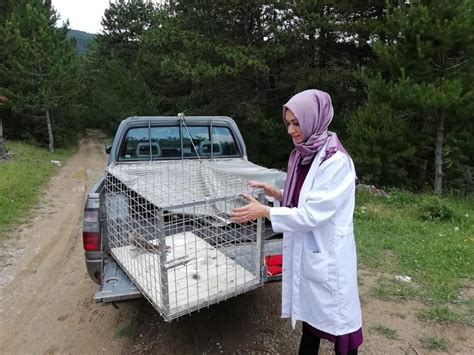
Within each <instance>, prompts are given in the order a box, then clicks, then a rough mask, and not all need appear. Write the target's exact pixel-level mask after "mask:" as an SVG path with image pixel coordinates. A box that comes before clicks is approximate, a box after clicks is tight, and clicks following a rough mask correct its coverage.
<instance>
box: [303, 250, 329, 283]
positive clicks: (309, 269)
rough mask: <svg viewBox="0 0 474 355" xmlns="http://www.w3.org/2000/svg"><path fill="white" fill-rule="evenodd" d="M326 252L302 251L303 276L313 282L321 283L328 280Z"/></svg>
mask: <svg viewBox="0 0 474 355" xmlns="http://www.w3.org/2000/svg"><path fill="white" fill-rule="evenodd" d="M328 265H329V255H328V253H321V252H312V251H311V250H305V251H303V276H304V277H305V278H307V279H309V280H312V281H314V282H318V283H323V282H327V280H328Z"/></svg>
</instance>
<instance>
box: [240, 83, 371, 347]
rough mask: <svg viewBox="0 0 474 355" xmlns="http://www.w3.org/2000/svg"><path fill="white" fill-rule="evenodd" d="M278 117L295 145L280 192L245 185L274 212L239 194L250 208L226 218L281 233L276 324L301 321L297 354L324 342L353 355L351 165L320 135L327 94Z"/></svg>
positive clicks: (357, 318) (298, 102)
mask: <svg viewBox="0 0 474 355" xmlns="http://www.w3.org/2000/svg"><path fill="white" fill-rule="evenodd" d="M283 117H284V121H285V123H286V125H287V128H288V134H289V135H290V136H291V137H292V139H293V143H294V146H295V149H294V150H293V151H292V152H291V155H290V158H289V160H288V169H287V179H286V182H285V187H284V190H283V192H281V191H280V190H278V189H276V188H275V187H273V186H271V185H269V184H266V183H260V182H256V181H252V182H250V184H251V185H252V186H255V187H262V188H263V189H264V191H265V194H266V195H267V196H269V197H271V198H273V199H274V200H275V203H274V206H275V207H268V206H265V205H263V204H261V203H259V202H258V201H257V200H256V199H255V198H253V197H252V196H250V195H245V197H246V198H247V200H248V201H249V204H248V205H246V206H244V207H241V208H236V209H234V210H233V211H232V214H231V217H232V218H233V219H234V220H235V221H236V222H239V223H244V222H247V221H249V220H253V219H255V218H259V217H266V218H269V219H270V220H271V223H272V228H273V230H274V231H275V232H283V283H282V317H283V318H291V320H292V325H293V328H294V327H295V323H296V321H297V320H301V321H303V334H302V337H301V343H300V349H299V353H300V354H315V353H317V352H318V350H319V344H320V340H321V338H324V339H328V340H330V341H332V342H333V343H334V345H335V352H336V354H351V355H352V354H357V348H358V347H359V346H360V345H361V344H362V342H363V337H362V328H361V327H362V317H361V309H360V302H359V293H358V288H357V259H356V247H355V242H354V234H353V225H352V223H353V219H352V217H353V212H354V202H355V179H356V175H355V170H354V165H353V163H352V160H351V158H350V157H349V155H348V154H347V152H346V150H345V149H344V147H343V146H342V145H341V143H340V142H339V139H338V138H337V135H336V134H335V133H332V132H329V131H328V130H327V129H328V126H329V124H330V123H331V120H332V118H333V107H332V104H331V98H330V96H329V95H328V94H327V93H325V92H322V91H319V90H306V91H303V92H300V93H298V94H296V95H295V96H293V97H292V98H291V99H290V100H289V101H288V102H287V103H286V104H285V105H284V106H283ZM279 206H282V207H279Z"/></svg>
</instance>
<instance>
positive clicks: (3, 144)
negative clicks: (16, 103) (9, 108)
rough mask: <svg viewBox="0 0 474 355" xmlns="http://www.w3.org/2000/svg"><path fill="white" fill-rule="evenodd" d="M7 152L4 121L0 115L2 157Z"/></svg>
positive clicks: (0, 154) (0, 153)
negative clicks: (4, 138)
mask: <svg viewBox="0 0 474 355" xmlns="http://www.w3.org/2000/svg"><path fill="white" fill-rule="evenodd" d="M6 153H7V150H6V149H5V141H4V140H3V123H2V118H1V117H0V158H1V157H3V156H4V155H5V154H6Z"/></svg>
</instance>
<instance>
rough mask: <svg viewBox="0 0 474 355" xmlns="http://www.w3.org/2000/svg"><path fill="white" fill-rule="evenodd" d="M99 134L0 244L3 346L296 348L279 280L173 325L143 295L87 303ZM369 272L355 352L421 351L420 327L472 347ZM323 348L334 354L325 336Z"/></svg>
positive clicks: (88, 350)
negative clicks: (384, 292) (88, 229)
mask: <svg viewBox="0 0 474 355" xmlns="http://www.w3.org/2000/svg"><path fill="white" fill-rule="evenodd" d="M102 139H103V137H101V136H100V135H99V134H98V133H94V132H91V133H90V134H89V135H88V136H87V137H86V138H85V139H83V140H82V141H81V144H80V147H79V151H78V152H77V154H75V155H74V156H73V157H72V158H71V159H70V160H69V161H68V162H67V164H66V165H65V166H64V167H63V168H61V170H60V171H59V173H58V175H57V176H56V177H54V178H53V179H52V180H51V182H50V184H49V186H48V187H47V189H46V190H45V191H44V192H43V198H42V202H41V204H40V205H39V206H38V207H37V209H36V211H35V213H34V218H33V219H32V221H31V223H29V224H28V225H24V226H21V227H20V228H19V229H18V230H17V231H16V232H15V233H14V236H13V237H12V238H10V239H9V240H8V241H6V242H4V245H1V246H0V266H1V270H0V292H1V303H0V353H1V354H33V353H34V354H56V353H58V354H97V353H101V354H102V353H103V354H120V353H123V354H128V353H154V354H190V353H193V354H195V353H207V354H214V353H217V354H219V353H226V354H228V353H249V352H250V353H282V354H293V353H296V349H297V345H298V341H299V331H298V330H297V331H293V330H292V329H291V327H290V325H289V322H288V321H286V320H281V319H280V318H279V308H280V297H281V293H280V292H281V289H280V284H279V283H275V284H270V285H266V286H265V287H264V288H262V289H259V290H256V291H253V292H250V293H248V294H244V295H241V296H239V297H237V298H234V299H231V300H228V301H226V302H224V303H221V304H219V305H216V306H212V307H211V308H210V309H206V310H203V311H201V312H197V313H195V314H193V315H192V316H185V317H182V318H181V319H179V320H178V321H174V322H172V323H170V324H168V323H165V322H164V321H163V320H162V318H161V317H160V316H159V315H158V314H157V313H156V311H155V310H154V309H153V308H152V307H151V306H150V305H149V303H148V302H146V301H145V300H135V301H131V302H126V303H120V304H119V305H118V307H119V308H118V309H117V308H114V307H112V306H110V305H109V306H104V305H101V304H95V303H93V301H92V299H93V296H94V293H95V291H96V285H95V284H93V283H92V282H91V281H90V279H89V278H88V276H87V274H86V269H85V266H84V258H83V250H82V239H81V217H82V208H83V205H84V201H85V198H86V194H87V192H88V191H89V189H90V188H91V187H92V185H93V184H94V182H95V181H96V179H97V178H98V177H99V175H100V174H101V172H102V170H103V168H104V165H105V160H106V157H105V154H104V153H103V151H104V149H103V146H102V144H101V143H100V141H101V140H102ZM375 279H376V276H375V275H374V274H373V273H368V272H363V271H362V272H361V296H362V301H363V308H364V329H365V330H366V331H365V334H366V342H365V344H364V346H363V348H362V349H361V351H360V353H362V354H384V353H386V354H428V353H430V352H428V351H426V350H424V349H422V348H421V344H420V340H419V339H420V337H421V336H423V335H443V336H444V337H447V338H448V339H450V341H451V342H452V344H453V345H450V348H449V350H450V352H451V353H456V354H458V353H465V354H469V353H472V352H474V346H473V344H472V341H471V340H470V331H471V330H472V328H465V327H454V326H450V327H445V326H440V325H436V324H435V325H429V324H428V325H427V324H420V322H419V320H418V319H417V318H416V311H417V310H418V309H419V308H420V307H423V305H419V304H416V303H414V302H405V303H403V304H394V303H390V302H384V301H380V300H376V299H373V298H372V297H371V295H370V290H371V287H372V284H373V282H374V280H375ZM378 325H387V326H389V327H390V328H391V329H394V330H396V331H397V334H398V339H389V338H386V337H384V336H383V335H380V334H376V333H372V332H371V331H370V329H371V328H373V327H376V326H378ZM323 348H324V349H323V351H322V353H323V354H332V346H331V345H330V344H328V343H324V344H323ZM433 353H436V352H433Z"/></svg>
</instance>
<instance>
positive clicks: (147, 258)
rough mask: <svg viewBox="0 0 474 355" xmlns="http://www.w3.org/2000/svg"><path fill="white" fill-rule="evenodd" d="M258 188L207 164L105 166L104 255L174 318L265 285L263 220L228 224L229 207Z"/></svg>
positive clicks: (241, 202) (240, 203) (258, 195)
mask: <svg viewBox="0 0 474 355" xmlns="http://www.w3.org/2000/svg"><path fill="white" fill-rule="evenodd" d="M243 192H246V193H249V194H252V195H253V196H255V197H256V198H258V199H259V200H263V193H262V191H261V189H255V188H251V187H250V186H248V184H247V182H246V181H245V180H243V179H241V178H239V177H236V176H235V175H232V174H229V173H226V172H223V171H219V170H218V169H216V168H214V167H213V166H212V162H204V161H193V160H188V161H186V160H183V161H167V162H157V161H154V162H146V163H143V162H142V163H139V164H137V163H134V164H133V163H126V164H116V165H112V166H110V167H108V168H107V170H106V179H105V183H104V188H103V191H102V193H103V194H104V195H105V196H104V198H103V199H102V201H104V203H103V206H102V208H103V215H104V216H105V220H106V228H107V245H108V248H109V252H110V253H111V254H112V255H113V256H114V258H115V259H116V260H117V262H118V263H119V264H120V265H121V266H122V268H123V269H124V270H125V272H126V273H127V274H128V276H129V277H130V278H131V279H132V280H133V281H134V283H135V284H136V285H137V287H138V288H139V289H140V290H141V292H142V293H143V294H144V296H145V297H147V298H148V300H149V301H150V302H151V303H152V304H153V306H154V307H155V308H156V309H157V310H158V311H159V312H160V313H161V314H162V315H163V317H164V318H165V320H168V321H169V320H172V319H175V318H177V317H180V316H182V315H184V314H187V313H190V312H192V311H195V310H198V309H201V308H203V307H208V306H210V305H211V304H214V303H217V302H220V301H222V300H225V299H227V298H229V297H232V296H235V295H238V294H240V293H244V292H247V291H250V290H252V289H254V288H257V287H259V286H261V285H262V284H263V281H264V280H263V277H264V276H263V275H265V274H266V273H265V272H264V270H263V268H264V266H263V237H262V229H263V224H262V223H263V221H262V220H261V219H257V220H255V221H250V222H248V223H245V224H236V223H233V222H232V221H231V220H230V218H229V213H230V210H231V209H233V208H235V207H239V206H243V205H244V204H246V203H247V201H246V200H245V199H244V198H243V197H242V196H241V194H242V193H243Z"/></svg>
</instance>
